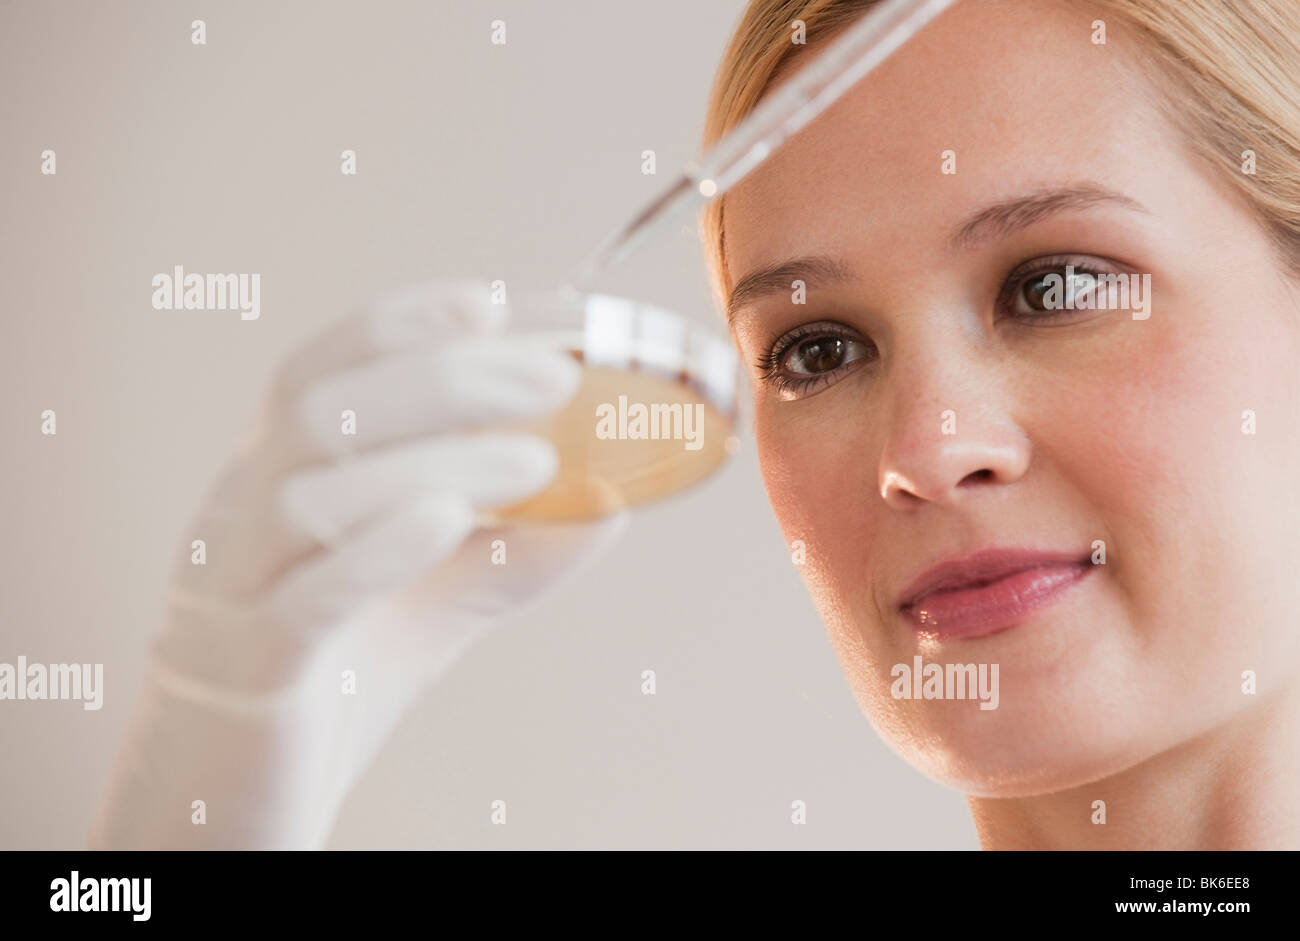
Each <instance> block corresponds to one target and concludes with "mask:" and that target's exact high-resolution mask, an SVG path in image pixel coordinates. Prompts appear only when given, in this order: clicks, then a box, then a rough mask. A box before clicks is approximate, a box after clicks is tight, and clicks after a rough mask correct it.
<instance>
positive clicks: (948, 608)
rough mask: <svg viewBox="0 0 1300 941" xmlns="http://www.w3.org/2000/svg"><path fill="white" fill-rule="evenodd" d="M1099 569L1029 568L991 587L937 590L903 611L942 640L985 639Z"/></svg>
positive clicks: (925, 631) (919, 627) (921, 629)
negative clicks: (944, 638) (946, 638)
mask: <svg viewBox="0 0 1300 941" xmlns="http://www.w3.org/2000/svg"><path fill="white" fill-rule="evenodd" d="M1092 569H1093V565H1092V563H1091V562H1087V563H1084V564H1079V565H1061V566H1050V567H1045V568H1036V569H1026V570H1024V571H1021V572H1016V573H1015V574H1013V575H1008V576H1007V577H1006V578H1000V579H998V580H997V581H995V582H989V583H988V584H986V585H979V586H976V587H973V588H963V589H961V590H959V591H937V592H935V593H934V594H932V595H929V596H927V597H925V598H922V599H921V600H920V601H918V602H917V603H915V604H913V605H909V606H908V607H906V608H904V609H903V614H904V616H905V617H906V618H907V619H908V620H909V621H911V622H912V626H913V627H915V628H916V630H917V631H918V632H920V633H923V634H934V635H937V636H939V637H962V638H965V637H983V636H985V635H986V634H995V633H997V632H998V631H1002V630H1005V629H1007V628H1009V627H1015V626H1016V624H1017V623H1018V622H1019V621H1020V620H1021V619H1022V618H1023V617H1024V616H1025V615H1027V614H1028V613H1029V612H1030V611H1033V610H1035V609H1037V608H1043V607H1046V606H1047V605H1049V604H1052V603H1053V602H1055V601H1057V600H1058V599H1059V598H1060V597H1061V596H1062V595H1063V594H1064V593H1065V592H1067V591H1069V590H1070V589H1071V588H1072V587H1074V586H1075V585H1077V584H1078V583H1079V582H1081V581H1083V580H1084V579H1085V578H1087V577H1088V575H1090V574H1091V573H1092Z"/></svg>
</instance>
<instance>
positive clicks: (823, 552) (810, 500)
mask: <svg viewBox="0 0 1300 941" xmlns="http://www.w3.org/2000/svg"><path fill="white" fill-rule="evenodd" d="M800 404H802V403H800ZM808 404H809V405H811V404H813V402H812V400H809V403H808ZM825 411H826V410H822V413H821V414H820V415H819V413H818V412H817V410H815V409H813V408H801V407H800V405H798V404H796V405H792V404H791V403H785V402H766V401H756V402H755V409H754V413H755V437H756V442H757V447H758V455H759V462H760V465H761V467H762V471H763V482H764V484H765V486H766V488H767V495H768V499H769V501H770V502H771V504H772V509H773V512H774V513H775V514H776V518H777V522H778V523H779V524H780V526H781V532H782V533H783V534H784V536H785V540H786V544H787V545H793V544H794V543H795V541H796V540H799V541H802V542H803V544H804V557H805V563H804V565H803V566H802V567H801V574H802V576H803V578H804V581H805V583H806V584H807V585H808V586H809V588H810V590H812V592H813V595H814V600H815V601H816V602H817V603H818V605H819V607H821V608H822V610H823V613H825V612H826V610H827V605H828V604H831V603H833V601H834V599H833V598H832V597H828V593H829V594H833V593H835V592H836V586H837V585H839V584H840V583H841V581H842V579H843V578H844V577H846V576H847V577H849V578H851V580H852V581H853V583H854V584H856V585H858V586H859V587H861V586H862V585H865V584H867V583H868V576H869V574H870V571H871V570H870V568H869V558H870V549H871V543H872V536H873V534H874V533H875V531H876V528H877V524H878V517H877V516H876V514H877V513H878V512H879V510H878V509H877V507H878V505H880V503H881V501H880V497H879V494H878V493H876V465H875V462H874V461H873V459H872V457H871V453H872V452H871V450H870V447H871V445H870V440H869V437H868V430H867V428H866V427H865V424H864V425H862V426H859V428H858V429H854V428H853V427H852V426H851V425H850V426H846V424H845V423H844V422H842V421H832V420H830V419H831V416H828V415H826V414H825ZM852 573H857V575H856V578H854V577H853V576H852Z"/></svg>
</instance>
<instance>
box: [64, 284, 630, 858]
mask: <svg viewBox="0 0 1300 941" xmlns="http://www.w3.org/2000/svg"><path fill="white" fill-rule="evenodd" d="M507 316H508V315H507V311H506V308H505V306H504V305H499V304H492V303H490V299H489V287H488V285H487V284H486V283H483V284H480V283H476V282H450V283H448V282H443V283H433V284H426V285H420V286H418V287H415V288H410V289H407V290H404V291H401V292H398V293H395V294H392V295H389V296H388V297H386V298H384V299H382V300H381V301H380V302H378V303H377V304H374V305H371V307H370V309H369V311H368V312H367V313H365V314H363V315H361V316H359V317H356V318H354V319H351V320H348V321H345V322H344V323H343V324H341V325H340V326H338V327H336V328H335V329H333V330H331V331H329V332H327V333H325V334H324V335H322V336H321V337H319V338H318V339H316V340H315V341H313V342H312V343H310V344H308V345H307V346H306V347H305V348H303V349H302V350H300V351H299V352H297V353H296V354H294V355H293V356H292V357H290V359H289V360H288V361H287V362H286V363H285V364H284V365H283V366H282V368H281V369H280V370H279V371H278V373H277V376H276V381H275V383H274V387H273V390H272V394H271V396H270V398H269V401H268V402H267V404H266V407H265V410H264V412H263V416H262V421H261V423H260V426H259V427H258V428H257V429H256V431H255V433H254V434H253V436H252V437H251V439H250V440H249V441H248V443H247V444H246V445H245V446H244V447H243V448H241V449H240V451H239V452H238V453H237V454H236V455H235V458H234V460H233V461H232V462H231V464H230V465H229V466H228V467H227V468H226V469H225V471H224V472H223V473H222V474H221V476H220V477H219V479H218V480H217V482H216V484H215V486H214V487H213V490H212V492H211V494H210V495H209V497H208V499H207V502H206V505H205V507H204V508H203V510H202V511H201V512H200V513H199V515H198V516H197V518H196V519H195V520H194V522H193V523H192V524H191V527H190V529H189V530H188V531H187V532H186V533H185V534H184V545H185V547H186V549H185V553H184V556H185V557H184V559H183V561H182V563H181V564H180V565H179V567H178V570H177V573H176V575H175V578H174V580H173V585H172V594H171V597H170V604H169V607H168V618H167V623H166V624H165V627H164V629H163V631H162V633H161V634H160V636H159V637H158V639H157V640H156V642H155V644H154V648H153V651H152V656H151V658H150V663H149V666H148V670H147V673H146V676H145V680H144V687H143V690H142V692H141V696H140V699H139V701H138V703H137V704H136V710H135V712H134V714H133V716H132V719H131V722H130V725H129V728H128V730H127V733H126V737H125V740H124V742H123V744H122V747H121V750H120V752H119V754H118V756H117V759H116V763H115V765H114V768H113V772H112V775H111V778H110V781H109V785H108V789H107V791H106V793H105V796H104V799H103V802H102V803H101V805H100V807H99V808H98V811H97V813H96V815H95V818H94V820H93V822H92V824H91V829H90V846H91V848H92V849H145V848H314V847H320V846H321V845H323V844H324V842H325V841H326V839H327V837H328V835H329V833H330V830H331V828H332V825H333V821H334V817H335V814H336V812H337V810H338V807H339V805H340V803H341V802H342V800H343V798H344V797H345V796H346V794H347V792H348V790H349V789H350V788H351V786H352V785H353V783H354V782H355V781H356V780H357V778H358V777H359V776H360V774H361V772H362V771H364V770H365V768H366V767H367V766H368V765H369V763H370V761H371V759H372V758H373V757H374V755H375V753H376V751H377V750H378V749H379V747H380V746H381V745H382V743H383V742H384V740H385V739H386V737H387V736H388V734H389V732H390V731H391V729H392V727H393V726H394V725H395V724H396V722H397V721H398V719H399V718H400V717H401V715H402V714H403V712H404V711H405V710H406V708H407V707H408V706H409V705H410V704H411V703H412V701H413V700H414V699H415V697H416V696H417V695H418V694H419V693H420V692H421V691H422V690H423V689H425V688H426V687H427V686H428V685H429V684H430V683H431V682H432V681H434V680H435V679H436V678H437V677H438V676H440V675H441V674H442V673H444V672H445V671H446V670H447V669H448V668H449V667H450V665H451V664H452V663H453V662H454V661H455V660H456V659H457V658H458V657H459V655H460V654H462V653H463V652H464V651H465V650H466V648H467V647H469V646H470V645H471V644H472V643H473V642H474V641H475V640H476V639H478V638H480V637H482V636H484V634H485V633H487V631H488V630H489V629H490V628H491V626H492V625H493V623H494V622H495V621H496V620H497V619H498V618H499V616H500V615H502V614H503V613H505V612H506V611H508V610H510V609H513V608H516V607H517V606H518V605H520V604H522V603H524V602H526V601H528V600H530V599H533V598H534V597H536V596H538V595H539V594H540V593H541V592H542V591H544V590H545V589H547V588H549V587H550V586H552V585H554V584H555V583H556V582H557V580H558V579H560V578H561V576H563V575H564V574H565V573H568V572H571V571H573V570H574V569H576V568H578V567H580V566H581V565H582V563H583V562H584V561H586V560H587V559H590V558H591V557H593V556H595V555H597V554H599V553H600V552H601V551H603V550H604V549H605V548H606V547H608V546H609V544H610V543H611V542H612V541H613V540H614V539H615V538H616V537H617V535H618V533H620V532H621V531H622V529H623V528H624V527H625V525H626V519H627V514H626V512H624V513H621V514H618V515H615V516H611V517H607V518H605V519H603V520H600V521H598V522H594V523H577V524H562V525H540V524H533V525H517V526H510V527H508V528H503V529H499V530H484V529H480V530H475V511H476V510H478V509H485V508H490V507H494V506H501V505H508V504H510V503H513V502H515V501H517V500H520V499H523V498H525V497H528V496H530V495H532V494H534V493H536V492H538V491H540V490H541V489H543V488H544V487H545V486H546V484H547V483H548V482H549V481H550V480H551V479H552V477H553V476H554V474H555V470H556V456H555V453H554V450H553V449H552V448H551V446H550V444H549V443H548V442H547V441H546V440H544V439H542V438H539V437H536V436H532V435H524V434H516V433H511V434H507V433H504V432H496V433H491V432H473V431H472V430H471V429H474V428H476V427H491V426H494V425H501V424H504V423H509V422H514V421H518V420H521V419H526V418H529V417H534V416H538V415H541V414H544V413H547V412H550V411H553V410H555V409H557V408H558V407H560V406H561V405H562V404H564V403H565V402H566V401H568V400H569V398H571V397H572V395H573V393H574V392H575V391H576V389H577V385H578V381H579V370H578V366H577V364H576V363H575V362H574V361H573V360H572V359H571V358H569V357H566V356H563V355H561V354H559V353H549V354H543V353H541V352H538V351H536V350H528V351H523V350H520V349H518V348H512V347H511V346H510V345H509V343H508V342H503V341H502V340H501V339H499V338H498V337H497V335H498V334H499V333H500V332H501V330H502V329H503V328H504V326H505V323H506V320H507ZM345 409H350V410H352V411H353V412H354V413H355V415H356V431H357V433H356V435H355V436H348V435H344V434H342V431H341V424H342V423H341V414H342V412H343V411H344V410H345ZM194 539H202V540H204V541H205V543H206V554H207V560H206V564H204V565H194V564H192V563H191V560H190V556H189V550H188V547H189V545H190V542H191V540H194ZM495 539H503V540H505V544H506V546H505V548H506V562H505V564H504V565H499V564H493V561H492V542H493V540H495ZM347 670H351V671H353V674H354V676H355V690H356V691H355V694H349V693H345V692H344V685H345V681H344V671H347ZM200 800H201V801H203V802H204V807H203V810H204V813H205V815H206V822H205V823H203V824H196V823H193V822H192V816H193V815H194V814H195V813H196V811H195V810H194V809H193V803H194V802H195V801H200Z"/></svg>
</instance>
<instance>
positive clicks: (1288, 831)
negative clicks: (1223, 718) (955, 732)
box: [968, 688, 1300, 850]
mask: <svg viewBox="0 0 1300 941" xmlns="http://www.w3.org/2000/svg"><path fill="white" fill-rule="evenodd" d="M1297 780H1300V689H1296V688H1287V689H1284V690H1282V691H1279V692H1278V693H1275V694H1273V695H1272V696H1270V697H1269V698H1267V699H1263V698H1261V701H1260V702H1259V703H1257V704H1256V705H1255V706H1254V707H1253V708H1251V709H1248V710H1246V711H1245V712H1244V713H1243V714H1241V715H1240V716H1236V717H1234V718H1233V719H1232V720H1230V721H1229V722H1227V723H1225V724H1224V725H1222V726H1219V727H1217V728H1215V729H1214V730H1213V731H1211V732H1207V733H1206V734H1204V735H1201V736H1199V737H1198V738H1195V739H1193V740H1191V741H1189V742H1185V743H1183V744H1181V745H1179V746H1177V747H1176V748H1172V749H1170V750H1169V751H1166V752H1162V753H1161V754H1158V755H1156V756H1154V757H1152V758H1149V759H1147V760H1146V761H1143V762H1141V763H1140V764H1138V765H1135V766H1133V767H1131V768H1128V769H1127V770H1125V771H1122V772H1120V773H1119V774H1115V775H1112V776H1110V777H1107V778H1102V779H1101V780H1098V781H1093V782H1092V783H1090V784H1086V785H1083V786H1082V787H1076V788H1071V789H1069V790H1066V791H1057V792H1055V793H1052V794H1040V795H1037V796H1034V797H1020V798H985V797H970V798H968V802H969V804H970V808H971V814H972V815H973V817H974V820H975V829H976V831H977V832H978V834H979V840H980V845H981V846H982V847H983V848H984V849H986V850H1010V849H1022V850H1023V849H1033V850H1053V849H1095V850H1120V849H1131V850H1190V849H1202V850H1244V849H1250V850H1273V849H1295V848H1296V847H1297V846H1300V807H1298V806H1297V802H1296V800H1295V789H1296V781H1297ZM1098 800H1100V801H1105V805H1106V806H1105V815H1106V816H1105V824H1104V825H1103V824H1100V823H1095V822H1094V818H1095V817H1096V815H1097V813H1098V811H1097V810H1095V809H1094V808H1093V803H1094V802H1095V801H1098Z"/></svg>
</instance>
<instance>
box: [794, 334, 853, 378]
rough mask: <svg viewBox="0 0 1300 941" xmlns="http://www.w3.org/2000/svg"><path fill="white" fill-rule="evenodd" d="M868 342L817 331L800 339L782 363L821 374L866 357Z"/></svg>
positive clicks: (796, 370) (796, 372) (806, 373)
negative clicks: (817, 332)
mask: <svg viewBox="0 0 1300 941" xmlns="http://www.w3.org/2000/svg"><path fill="white" fill-rule="evenodd" d="M869 352H870V350H869V348H868V346H867V344H865V343H863V342H862V341H861V340H855V339H853V338H852V337H845V336H835V335H834V334H814V335H813V336H809V337H806V338H805V339H802V340H796V341H795V343H794V345H792V346H791V347H790V348H789V349H788V350H786V352H785V353H784V354H783V355H782V357H781V367H782V368H783V369H785V370H786V372H789V373H792V374H793V375H796V376H819V375H824V374H826V373H831V372H834V371H835V370H837V369H839V368H840V367H841V366H847V365H848V364H849V363H852V362H856V361H857V360H860V359H863V358H865V357H866V356H867V355H868V354H869Z"/></svg>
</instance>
